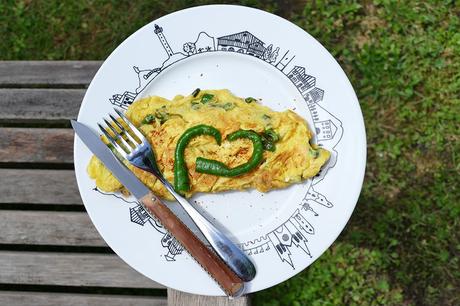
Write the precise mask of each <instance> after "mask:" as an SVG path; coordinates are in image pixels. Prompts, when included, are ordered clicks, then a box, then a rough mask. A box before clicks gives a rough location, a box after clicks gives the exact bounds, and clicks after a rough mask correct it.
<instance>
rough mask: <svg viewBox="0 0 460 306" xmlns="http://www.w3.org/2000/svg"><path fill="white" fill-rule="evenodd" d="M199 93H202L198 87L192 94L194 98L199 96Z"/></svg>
mask: <svg viewBox="0 0 460 306" xmlns="http://www.w3.org/2000/svg"><path fill="white" fill-rule="evenodd" d="M199 93H200V89H199V88H197V89H195V90H194V91H193V92H192V96H193V97H194V98H196V96H198V94H199Z"/></svg>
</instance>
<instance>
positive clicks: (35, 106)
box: [0, 89, 85, 121]
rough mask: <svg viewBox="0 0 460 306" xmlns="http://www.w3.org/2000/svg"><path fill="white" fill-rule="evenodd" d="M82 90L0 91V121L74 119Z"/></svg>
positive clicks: (81, 96)
mask: <svg viewBox="0 0 460 306" xmlns="http://www.w3.org/2000/svg"><path fill="white" fill-rule="evenodd" d="M84 95H85V90H84V89H0V120H34V121H38V120H69V119H72V118H76V117H77V115H78V110H79V109H80V104H81V101H82V99H83V96H84Z"/></svg>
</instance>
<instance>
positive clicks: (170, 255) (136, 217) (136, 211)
mask: <svg viewBox="0 0 460 306" xmlns="http://www.w3.org/2000/svg"><path fill="white" fill-rule="evenodd" d="M93 190H94V191H97V192H98V193H100V194H103V195H108V196H113V197H116V198H117V199H120V200H122V201H123V202H125V203H127V204H131V205H133V204H134V206H131V207H130V208H129V218H130V220H131V222H132V223H135V224H138V225H141V226H144V225H145V224H146V223H149V224H150V225H151V226H152V227H153V228H154V229H155V230H156V231H157V232H159V233H160V234H162V235H163V237H162V238H161V245H162V246H163V247H164V248H166V249H167V250H168V252H167V253H166V254H165V255H164V257H165V259H166V260H167V261H175V260H176V259H175V257H176V256H177V255H180V254H181V253H182V251H183V250H184V248H183V247H182V245H181V244H180V243H179V242H178V241H177V240H176V238H174V237H173V236H172V235H171V234H170V233H169V232H168V231H166V229H165V228H164V227H163V225H162V224H161V223H160V222H159V221H158V220H157V219H155V218H152V217H150V215H149V214H148V213H147V211H146V210H145V209H144V208H143V207H142V206H141V205H140V203H139V202H137V201H128V200H126V199H125V198H123V197H121V196H119V195H117V194H116V193H107V192H103V191H101V190H99V189H98V188H94V189H93Z"/></svg>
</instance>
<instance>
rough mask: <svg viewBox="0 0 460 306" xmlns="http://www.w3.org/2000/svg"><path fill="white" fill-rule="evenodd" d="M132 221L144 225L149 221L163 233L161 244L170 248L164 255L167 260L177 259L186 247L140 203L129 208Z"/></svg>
mask: <svg viewBox="0 0 460 306" xmlns="http://www.w3.org/2000/svg"><path fill="white" fill-rule="evenodd" d="M129 215H130V219H131V222H133V223H136V224H139V225H141V226H144V224H146V223H147V222H148V223H150V224H151V225H152V226H153V227H154V228H155V229H156V230H157V231H158V232H159V233H161V234H163V237H162V238H161V246H162V247H164V248H166V249H167V250H168V253H167V254H165V255H164V257H165V259H166V260H167V261H175V260H176V259H175V257H176V256H177V255H180V254H182V251H183V250H184V248H183V247H182V245H181V244H180V243H179V241H177V240H176V238H174V237H173V236H172V235H171V234H170V233H169V232H168V231H167V230H166V229H165V228H164V227H163V225H162V224H161V223H160V222H159V221H158V220H157V219H155V218H152V217H150V215H149V214H148V213H147V211H146V210H145V209H144V208H143V207H142V206H141V205H140V204H139V203H137V205H136V206H135V207H130V208H129Z"/></svg>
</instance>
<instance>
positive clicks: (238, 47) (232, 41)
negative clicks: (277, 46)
mask: <svg viewBox="0 0 460 306" xmlns="http://www.w3.org/2000/svg"><path fill="white" fill-rule="evenodd" d="M217 49H218V50H221V51H234V52H239V53H244V54H249V55H253V56H255V57H258V58H262V57H263V55H264V52H265V47H264V42H263V41H261V40H260V39H258V38H257V37H255V36H254V35H252V34H251V33H249V32H248V31H243V32H240V33H235V34H231V35H227V36H222V37H218V38H217Z"/></svg>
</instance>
